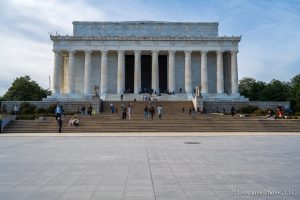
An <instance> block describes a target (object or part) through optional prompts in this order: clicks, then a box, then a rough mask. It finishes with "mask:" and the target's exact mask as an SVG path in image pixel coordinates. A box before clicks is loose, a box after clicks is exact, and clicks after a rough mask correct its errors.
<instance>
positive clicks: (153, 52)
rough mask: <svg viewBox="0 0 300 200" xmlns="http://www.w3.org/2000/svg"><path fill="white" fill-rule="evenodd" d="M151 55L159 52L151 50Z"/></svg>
mask: <svg viewBox="0 0 300 200" xmlns="http://www.w3.org/2000/svg"><path fill="white" fill-rule="evenodd" d="M151 53H152V54H155V53H157V54H158V53H159V50H152V51H151Z"/></svg>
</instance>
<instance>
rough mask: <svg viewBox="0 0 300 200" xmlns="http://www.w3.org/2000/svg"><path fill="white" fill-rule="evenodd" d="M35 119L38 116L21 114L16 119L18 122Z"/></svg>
mask: <svg viewBox="0 0 300 200" xmlns="http://www.w3.org/2000/svg"><path fill="white" fill-rule="evenodd" d="M35 118H36V116H35V115H32V114H20V115H18V116H17V117H16V120H34V119H35Z"/></svg>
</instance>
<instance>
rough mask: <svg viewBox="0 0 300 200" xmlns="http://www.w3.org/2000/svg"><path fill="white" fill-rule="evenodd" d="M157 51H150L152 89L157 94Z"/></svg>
mask: <svg viewBox="0 0 300 200" xmlns="http://www.w3.org/2000/svg"><path fill="white" fill-rule="evenodd" d="M158 72H159V71H158V51H152V85H151V87H152V89H153V90H154V92H155V91H156V92H159V74H158Z"/></svg>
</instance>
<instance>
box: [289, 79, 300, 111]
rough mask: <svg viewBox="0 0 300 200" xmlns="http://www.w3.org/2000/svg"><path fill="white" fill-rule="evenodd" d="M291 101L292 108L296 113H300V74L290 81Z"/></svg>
mask: <svg viewBox="0 0 300 200" xmlns="http://www.w3.org/2000/svg"><path fill="white" fill-rule="evenodd" d="M289 97H290V101H291V108H292V109H293V110H294V111H295V112H300V74H298V75H296V76H294V77H293V78H292V79H291V81H290V94H289Z"/></svg>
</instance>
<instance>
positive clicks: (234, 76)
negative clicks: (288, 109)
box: [48, 21, 245, 101]
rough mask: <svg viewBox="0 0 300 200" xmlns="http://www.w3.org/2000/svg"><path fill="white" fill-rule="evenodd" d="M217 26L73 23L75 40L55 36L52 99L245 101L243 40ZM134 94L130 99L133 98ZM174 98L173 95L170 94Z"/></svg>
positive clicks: (70, 37)
mask: <svg viewBox="0 0 300 200" xmlns="http://www.w3.org/2000/svg"><path fill="white" fill-rule="evenodd" d="M218 25H219V24H218V23H217V22H212V23H202V22H201V23H198V22H156V21H132V22H131V21H130V22H83V21H82V22H81V21H75V22H73V35H72V36H70V35H65V36H62V35H58V34H57V35H51V36H50V37H51V40H52V41H53V52H54V70H53V79H52V82H53V88H52V92H53V94H52V96H50V97H48V98H50V99H51V98H53V99H64V98H66V99H80V98H81V99H86V98H90V97H91V96H92V95H93V93H94V88H99V95H100V97H101V99H103V100H105V99H106V100H108V99H110V97H111V98H113V97H114V96H118V97H119V96H120V94H121V93H129V94H128V95H133V96H134V95H136V96H138V95H140V93H148V92H153V95H156V94H160V95H161V96H160V97H162V96H177V97H180V98H186V99H190V98H192V97H193V94H194V92H195V91H196V90H195V88H196V87H199V88H201V94H202V96H203V99H204V100H207V101H213V100H216V101H218V100H229V101H233V100H237V101H243V100H244V99H245V98H244V97H243V96H240V94H239V89H238V62H237V55H238V44H239V41H240V40H241V37H240V36H219V35H218ZM130 93H132V94H130ZM170 93H171V95H170Z"/></svg>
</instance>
